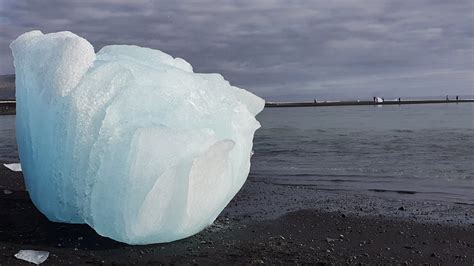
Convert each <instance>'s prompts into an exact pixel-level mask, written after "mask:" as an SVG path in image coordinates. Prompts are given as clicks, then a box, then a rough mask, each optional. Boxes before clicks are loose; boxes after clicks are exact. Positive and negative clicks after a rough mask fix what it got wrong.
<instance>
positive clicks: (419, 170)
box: [251, 103, 474, 204]
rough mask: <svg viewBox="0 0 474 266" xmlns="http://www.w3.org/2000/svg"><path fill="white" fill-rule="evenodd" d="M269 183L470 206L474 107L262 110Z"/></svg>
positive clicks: (255, 164)
mask: <svg viewBox="0 0 474 266" xmlns="http://www.w3.org/2000/svg"><path fill="white" fill-rule="evenodd" d="M258 120H259V121H261V124H262V128H261V129H260V130H259V131H257V133H256V136H255V146H254V150H255V154H254V156H253V157H252V169H251V174H252V175H253V176H254V177H255V178H258V179H262V180H265V181H266V182H271V183H277V184H289V185H305V186H313V187H314V188H317V189H324V190H336V191H351V192H356V193H371V194H372V193H378V194H385V195H387V194H388V195H393V196H396V197H404V198H406V197H410V198H416V199H421V200H441V201H449V202H459V203H467V204H474V104H470V103H463V104H432V105H431V104H428V105H402V106H353V107H349V106H348V107H308V108H273V109H271V108H267V109H265V110H264V111H263V112H262V113H261V114H260V115H259V116H258Z"/></svg>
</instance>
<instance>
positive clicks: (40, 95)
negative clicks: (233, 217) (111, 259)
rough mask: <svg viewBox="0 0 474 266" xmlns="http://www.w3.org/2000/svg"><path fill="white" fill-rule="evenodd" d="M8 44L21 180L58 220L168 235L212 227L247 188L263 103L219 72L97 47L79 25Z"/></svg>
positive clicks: (144, 240) (125, 238)
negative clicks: (76, 29) (76, 31)
mask: <svg viewBox="0 0 474 266" xmlns="http://www.w3.org/2000/svg"><path fill="white" fill-rule="evenodd" d="M10 48H11V49H12V53H13V57H14V65H15V73H16V99H17V117H16V134H17V143H18V149H19V155H20V161H21V166H22V170H23V174H24V178H25V183H26V187H27V189H28V192H29V193H30V197H31V199H32V201H33V203H34V204H35V206H36V207H37V208H38V209H39V210H40V211H41V212H42V213H43V214H45V215H46V216H47V217H48V219H50V220H51V221H55V222H66V223H86V224H88V225H89V226H91V227H92V228H93V229H94V230H95V231H96V232H97V233H98V234H100V235H103V236H106V237H109V238H112V239H114V240H117V241H121V242H124V243H128V244H149V243H161V242H170V241H174V240H177V239H181V238H185V237H188V236H191V235H193V234H195V233H197V232H199V231H201V230H202V229H204V228H205V227H207V226H209V225H210V224H212V223H213V221H214V220H215V219H216V218H217V216H218V215H219V213H220V212H221V211H222V210H223V209H224V207H225V206H226V205H227V204H228V203H229V202H230V200H231V199H232V198H233V197H234V196H235V194H236V193H237V192H238V191H239V189H240V188H241V187H242V185H243V184H244V182H245V180H246V178H247V176H248V173H249V169H250V157H251V152H252V144H253V142H252V141H253V136H254V133H255V131H256V130H257V129H258V128H259V127H260V124H259V122H258V121H257V120H256V119H255V116H256V115H257V114H258V113H259V112H261V111H262V109H263V107H264V100H263V99H261V98H259V97H257V96H255V95H253V94H252V93H250V92H248V91H246V90H243V89H240V88H237V87H234V86H231V85H230V84H229V82H228V81H226V80H225V79H224V78H223V77H222V75H220V74H201V73H194V72H193V68H192V66H191V65H190V64H189V63H188V62H186V61H185V60H183V59H181V58H173V57H172V56H170V55H168V54H166V53H164V52H161V51H159V50H153V49H149V48H144V47H138V46H132V45H111V46H105V47H103V48H102V49H100V51H99V52H98V53H97V54H96V53H95V52H94V48H93V46H92V45H91V44H90V43H89V42H88V41H87V40H85V39H84V38H81V37H79V36H77V35H75V34H73V33H71V32H58V33H50V34H43V33H42V32H41V31H31V32H27V33H24V34H22V35H21V36H19V37H18V38H17V39H16V40H14V41H13V42H12V43H11V45H10Z"/></svg>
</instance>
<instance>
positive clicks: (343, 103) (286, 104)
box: [265, 99, 474, 108]
mask: <svg viewBox="0 0 474 266" xmlns="http://www.w3.org/2000/svg"><path fill="white" fill-rule="evenodd" d="M472 102H474V99H464V100H400V101H399V100H391V101H387V100H385V101H382V102H376V101H313V102H266V103H265V107H269V108H273V107H323V106H356V105H402V104H434V103H472Z"/></svg>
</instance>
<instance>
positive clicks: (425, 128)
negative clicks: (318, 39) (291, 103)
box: [0, 103, 474, 204]
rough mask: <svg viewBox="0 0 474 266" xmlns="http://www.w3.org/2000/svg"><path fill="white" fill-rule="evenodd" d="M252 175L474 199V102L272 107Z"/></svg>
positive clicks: (5, 150)
mask: <svg viewBox="0 0 474 266" xmlns="http://www.w3.org/2000/svg"><path fill="white" fill-rule="evenodd" d="M258 120H259V121H260V122H261V124H262V128H261V129H259V130H258V131H257V132H256V135H255V140H254V143H255V144H254V151H255V154H254V155H253V157H252V167H251V172H250V175H251V178H252V179H257V180H261V181H263V182H262V184H265V183H266V182H267V183H273V184H282V185H294V186H311V187H313V188H315V189H321V190H333V191H340V192H343V193H344V192H351V193H354V192H355V193H368V194H377V195H387V196H395V197H403V198H413V199H416V200H436V201H445V202H456V203H461V204H474V104H471V103H462V104H427V105H401V106H352V107H351V106H347V107H342V106H341V107H309V108H267V109H265V110H264V111H263V112H262V113H261V114H259V115H258ZM14 128H15V116H0V161H8V162H14V161H18V155H17V151H16V143H15V129H14Z"/></svg>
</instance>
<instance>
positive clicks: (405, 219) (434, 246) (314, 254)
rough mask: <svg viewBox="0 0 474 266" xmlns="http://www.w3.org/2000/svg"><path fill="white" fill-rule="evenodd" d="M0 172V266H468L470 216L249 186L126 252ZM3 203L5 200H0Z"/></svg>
mask: <svg viewBox="0 0 474 266" xmlns="http://www.w3.org/2000/svg"><path fill="white" fill-rule="evenodd" d="M1 168H2V169H1V170H0V218H1V219H2V221H3V222H2V223H0V231H1V232H2V233H1V234H0V247H1V249H0V258H1V259H0V260H1V261H3V262H4V263H5V264H10V263H11V264H17V263H20V262H21V261H19V260H17V259H16V258H14V257H13V255H14V254H15V253H16V252H18V250H20V249H36V250H47V251H49V252H50V253H51V254H50V256H49V258H48V260H47V261H46V263H54V264H65V263H72V264H86V263H92V264H113V263H118V264H124V263H127V264H130V263H136V264H145V263H154V264H156V263H166V264H169V263H173V264H183V263H199V264H209V263H214V264H215V263H226V264H261V263H271V264H274V263H285V264H287V263H292V264H295V263H315V262H320V263H359V262H360V263H397V264H398V263H408V264H412V263H413V264H421V263H437V264H439V263H443V264H451V263H457V264H466V265H472V264H473V263H474V254H473V252H472V250H473V248H474V207H473V206H470V205H468V206H463V205H455V204H448V203H439V202H417V201H411V200H409V199H407V200H400V199H390V198H389V197H388V198H384V197H376V196H368V195H357V194H351V193H344V192H334V191H333V192H331V191H321V190H318V189H315V188H308V187H301V186H286V185H274V184H268V183H265V182H262V181H260V180H258V179H256V178H254V177H252V176H250V177H249V178H248V180H247V182H246V183H245V185H244V187H243V188H242V189H241V191H240V192H239V193H238V194H237V195H236V197H235V198H234V199H233V200H232V201H231V203H230V204H229V205H228V206H227V207H226V208H225V209H224V211H223V212H222V213H221V214H220V216H219V218H218V219H217V220H216V222H215V223H214V224H213V225H212V226H210V227H209V228H207V229H206V230H204V231H202V232H201V233H199V234H197V235H194V236H191V237H189V238H186V239H182V240H178V241H175V242H172V243H165V244H154V245H145V246H129V245H126V244H122V243H119V242H115V241H113V240H110V239H108V238H104V237H101V236H99V235H97V234H96V233H95V232H94V231H93V230H92V229H91V228H90V227H88V226H86V225H71V224H62V223H52V222H49V221H48V220H47V219H46V218H45V217H44V216H43V215H42V214H40V213H39V212H38V211H37V210H36V208H35V207H34V206H33V204H32V202H31V201H30V200H29V197H28V193H27V192H26V191H25V188H24V184H23V178H22V175H21V173H15V172H11V171H9V170H8V169H6V168H4V167H3V165H2V166H1ZM5 189H6V190H9V191H10V192H11V193H8V194H5V193H3V191H4V190H5Z"/></svg>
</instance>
